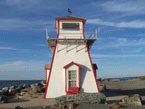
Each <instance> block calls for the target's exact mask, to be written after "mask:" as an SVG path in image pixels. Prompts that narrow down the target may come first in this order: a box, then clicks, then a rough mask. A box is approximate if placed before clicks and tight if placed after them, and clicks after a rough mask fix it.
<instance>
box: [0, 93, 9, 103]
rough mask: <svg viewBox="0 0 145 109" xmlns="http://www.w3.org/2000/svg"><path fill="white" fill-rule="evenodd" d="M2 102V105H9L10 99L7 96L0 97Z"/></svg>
mask: <svg viewBox="0 0 145 109" xmlns="http://www.w3.org/2000/svg"><path fill="white" fill-rule="evenodd" d="M0 102H1V103H7V102H8V97H7V96H5V95H2V96H0Z"/></svg>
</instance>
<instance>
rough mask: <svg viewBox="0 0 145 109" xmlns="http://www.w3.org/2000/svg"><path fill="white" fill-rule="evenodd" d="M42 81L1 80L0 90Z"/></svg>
mask: <svg viewBox="0 0 145 109" xmlns="http://www.w3.org/2000/svg"><path fill="white" fill-rule="evenodd" d="M41 81H42V80H0V90H1V89H2V88H3V87H11V86H18V85H24V83H28V84H35V83H40V82H41Z"/></svg>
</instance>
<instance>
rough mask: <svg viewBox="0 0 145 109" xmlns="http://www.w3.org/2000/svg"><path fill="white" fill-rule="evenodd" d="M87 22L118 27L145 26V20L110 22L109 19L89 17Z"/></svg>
mask: <svg viewBox="0 0 145 109" xmlns="http://www.w3.org/2000/svg"><path fill="white" fill-rule="evenodd" d="M87 23H88V24H98V25H104V26H112V27H118V28H145V21H143V20H134V21H121V22H108V21H103V20H101V19H88V21H87Z"/></svg>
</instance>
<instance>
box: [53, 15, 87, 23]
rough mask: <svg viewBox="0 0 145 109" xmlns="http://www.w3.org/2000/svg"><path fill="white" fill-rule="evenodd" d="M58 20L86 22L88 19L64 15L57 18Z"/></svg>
mask: <svg viewBox="0 0 145 109" xmlns="http://www.w3.org/2000/svg"><path fill="white" fill-rule="evenodd" d="M56 20H81V21H84V22H86V19H83V18H80V17H76V16H64V17H58V18H56Z"/></svg>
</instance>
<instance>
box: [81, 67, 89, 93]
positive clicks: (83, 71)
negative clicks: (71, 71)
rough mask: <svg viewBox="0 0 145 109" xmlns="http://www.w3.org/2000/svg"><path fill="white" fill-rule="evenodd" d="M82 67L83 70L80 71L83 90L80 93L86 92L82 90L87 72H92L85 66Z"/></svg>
mask: <svg viewBox="0 0 145 109" xmlns="http://www.w3.org/2000/svg"><path fill="white" fill-rule="evenodd" d="M81 66H82V68H81V70H80V87H81V90H80V91H81V92H82V93H83V92H84V89H83V88H82V86H83V84H84V81H85V78H86V74H87V71H91V70H90V69H89V68H88V67H86V66H84V65H81Z"/></svg>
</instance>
